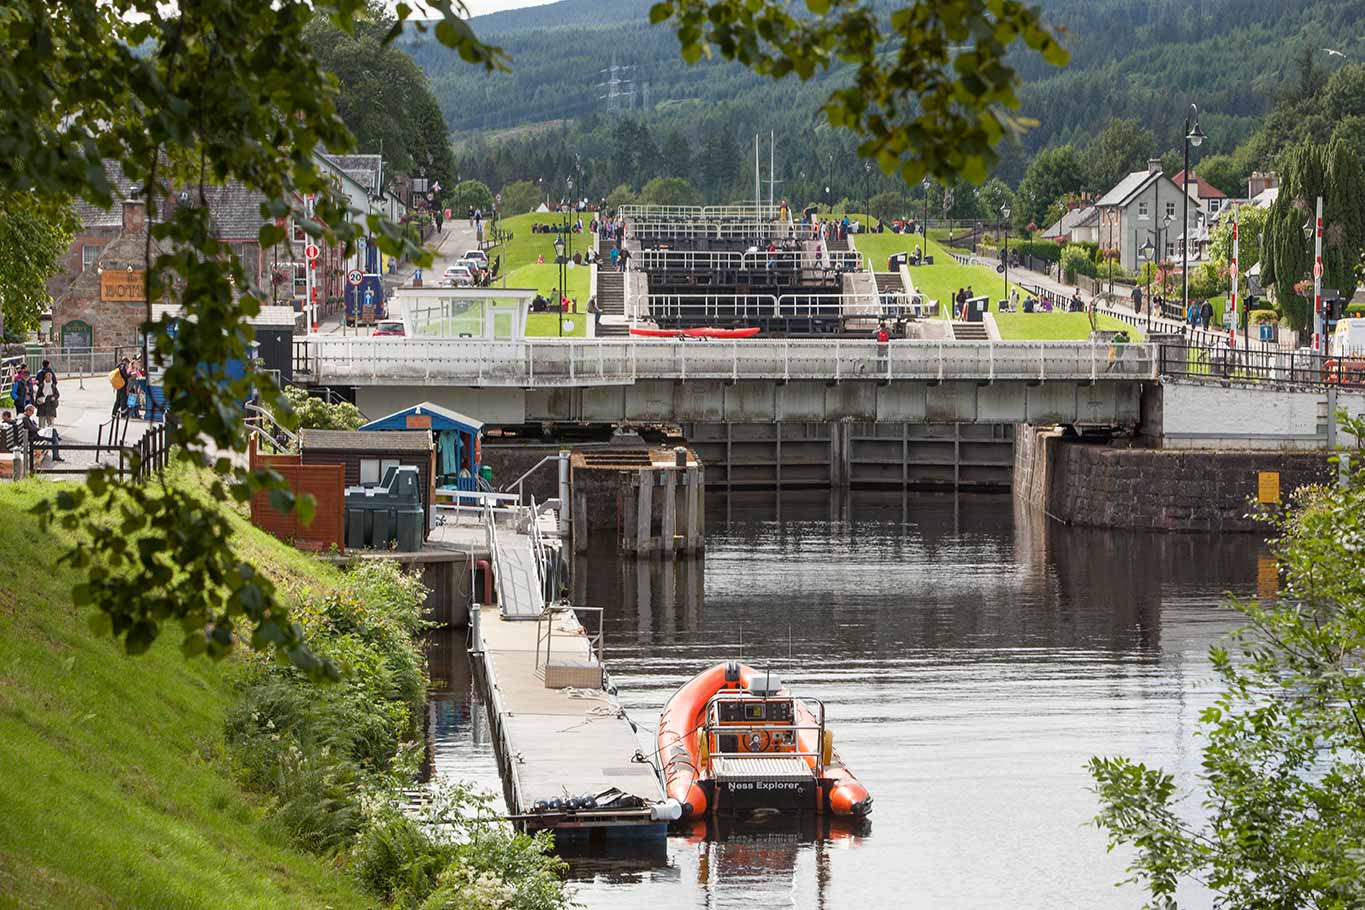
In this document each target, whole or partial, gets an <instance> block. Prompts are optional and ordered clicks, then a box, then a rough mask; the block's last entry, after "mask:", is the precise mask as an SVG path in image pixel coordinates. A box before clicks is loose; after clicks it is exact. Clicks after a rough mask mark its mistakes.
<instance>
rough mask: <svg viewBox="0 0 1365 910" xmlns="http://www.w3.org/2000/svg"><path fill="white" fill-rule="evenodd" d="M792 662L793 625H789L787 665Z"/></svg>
mask: <svg viewBox="0 0 1365 910" xmlns="http://www.w3.org/2000/svg"><path fill="white" fill-rule="evenodd" d="M791 662H792V624H791V623H787V664H788V665H790V664H791Z"/></svg>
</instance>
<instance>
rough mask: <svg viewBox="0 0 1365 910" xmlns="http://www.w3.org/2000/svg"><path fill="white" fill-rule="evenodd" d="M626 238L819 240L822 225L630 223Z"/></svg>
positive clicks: (762, 222)
mask: <svg viewBox="0 0 1365 910" xmlns="http://www.w3.org/2000/svg"><path fill="white" fill-rule="evenodd" d="M626 236H627V237H636V238H639V239H642V240H732V241H743V240H815V239H816V238H817V237H819V236H820V229H819V226H818V225H812V224H802V223H801V222H799V221H798V222H792V221H656V220H638V221H628V222H626Z"/></svg>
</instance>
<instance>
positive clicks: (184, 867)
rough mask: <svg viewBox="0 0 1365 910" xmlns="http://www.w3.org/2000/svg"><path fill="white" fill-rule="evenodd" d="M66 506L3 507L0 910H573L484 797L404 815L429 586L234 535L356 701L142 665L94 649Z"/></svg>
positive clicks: (541, 845) (250, 670) (24, 494)
mask: <svg viewBox="0 0 1365 910" xmlns="http://www.w3.org/2000/svg"><path fill="white" fill-rule="evenodd" d="M176 482H177V483H186V484H194V483H195V482H196V481H195V480H194V479H193V478H192V477H190V478H187V477H177V480H176ZM55 489H56V486H55V485H53V484H51V483H50V482H48V481H43V480H35V481H26V482H23V483H19V484H5V485H0V514H3V515H5V516H6V520H5V521H4V522H3V523H0V547H2V548H3V549H2V550H0V552H3V553H4V554H5V555H4V558H5V562H6V565H7V566H8V567H9V568H10V569H11V571H10V572H8V573H5V574H4V575H0V781H4V782H5V783H6V786H5V787H4V788H3V789H0V906H101V907H128V908H139V910H145V908H199V907H215V908H236V907H243V908H267V907H270V908H273V907H291V908H293V907H304V908H308V907H317V908H323V907H331V908H335V910H342V908H351V907H357V908H358V907H373V906H375V905H376V904H377V903H378V902H380V901H384V902H386V903H392V904H393V905H394V906H401V907H405V908H406V907H411V908H418V907H430V908H443V907H448V906H459V907H461V908H465V907H470V908H479V907H490V908H491V907H498V908H507V910H513V908H515V910H521V908H526V910H538V908H542V907H544V908H556V907H559V906H562V905H563V904H564V902H565V896H564V890H563V886H562V883H561V882H560V879H559V876H558V872H559V866H558V862H557V861H556V860H554V859H553V858H552V857H550V856H547V855H546V853H545V848H546V846H547V844H546V842H544V841H542V840H536V839H531V838H526V837H522V836H518V835H515V834H513V833H512V832H511V831H510V830H509V829H508V828H507V826H506V825H505V824H504V823H502V822H500V821H499V820H497V819H496V818H495V817H494V816H493V814H492V812H491V811H490V810H489V809H488V808H487V806H486V804H483V803H482V802H481V801H479V800H477V799H475V798H474V797H472V796H471V795H469V794H467V793H464V792H463V791H460V790H454V791H451V792H450V793H446V794H442V795H441V797H440V799H438V800H437V801H436V802H435V803H433V804H432V806H430V807H428V809H427V810H426V814H427V816H428V817H427V818H426V819H422V820H421V821H413V820H411V819H409V818H408V817H407V816H405V815H403V814H401V813H400V812H399V802H398V801H399V799H401V794H402V789H403V788H404V787H406V786H410V785H411V782H412V773H413V771H414V769H415V767H416V764H417V761H418V760H419V758H420V744H421V741H422V739H421V732H422V705H423V699H424V687H425V683H426V679H425V668H424V661H423V658H422V653H421V650H420V647H419V635H420V633H421V620H420V616H421V612H420V611H421V603H422V589H421V586H420V583H419V582H418V581H417V580H416V579H414V578H411V577H409V576H405V575H403V574H401V573H400V572H398V570H397V569H396V568H395V567H393V566H392V565H390V564H379V563H370V564H367V565H365V566H363V567H361V568H359V569H357V570H354V571H352V572H349V573H346V572H342V571H340V570H338V569H336V568H335V567H333V566H331V565H328V564H327V563H324V562H322V561H320V560H317V559H314V558H312V557H309V556H307V555H305V554H302V553H299V552H298V551H296V550H294V549H292V548H290V547H288V546H286V545H284V544H282V543H280V542H278V541H276V540H274V539H273V538H271V537H269V536H268V535H265V534H263V533H261V532H259V531H257V530H256V529H255V528H252V527H251V526H250V525H249V524H248V523H247V522H246V521H245V519H244V518H243V517H242V516H241V514H240V513H234V514H235V518H234V528H235V530H234V533H235V536H234V547H235V548H236V549H237V551H238V553H239V554H241V555H242V556H243V558H245V559H247V560H249V561H250V562H252V563H253V564H254V565H256V566H257V567H258V568H259V569H260V570H261V571H263V572H265V573H266V574H268V575H269V576H270V577H271V579H272V580H273V581H274V582H275V583H276V585H277V586H278V587H279V590H280V592H281V594H282V595H283V596H284V598H285V599H286V600H287V601H288V602H289V603H290V604H291V608H292V610H293V611H294V614H295V617H296V618H297V619H298V620H299V621H300V622H302V623H303V624H304V626H305V628H307V629H308V630H309V633H310V635H311V636H312V637H313V639H314V641H315V644H316V647H317V648H318V650H320V651H321V652H323V653H326V654H327V655H329V656H330V657H332V658H333V659H334V660H336V661H337V662H338V663H339V664H340V665H341V666H342V667H343V669H344V675H343V680H342V682H340V683H338V684H335V685H314V684H311V683H308V682H307V681H306V680H304V678H303V677H302V676H301V675H299V674H297V673H296V671H293V670H291V669H290V668H288V667H284V666H280V665H277V664H274V663H271V662H269V661H268V660H266V659H264V658H262V657H260V656H258V655H254V654H251V653H246V649H240V652H239V655H238V656H236V657H233V658H231V659H229V660H226V661H223V662H221V663H213V662H211V661H209V660H207V659H204V658H197V659H186V658H185V657H183V656H182V655H181V653H180V649H179V647H178V645H177V643H176V642H175V641H173V640H171V639H173V638H176V637H177V636H171V635H167V636H162V639H161V640H159V641H157V642H156V643H155V644H154V645H153V646H152V648H151V649H150V650H149V652H148V653H147V654H145V655H142V656H139V657H134V658H130V657H126V656H124V655H123V653H122V652H121V650H120V649H119V648H118V647H117V646H116V645H115V644H114V643H113V642H111V641H110V640H109V639H108V638H106V637H98V636H96V635H95V634H93V633H92V632H91V631H90V629H89V626H88V624H87V620H88V619H89V617H88V616H86V615H84V614H83V612H82V611H81V610H79V609H78V608H77V607H75V606H74V604H73V603H72V601H71V595H70V591H71V586H72V584H73V583H74V582H75V581H76V580H77V578H76V575H75V574H74V573H73V572H72V571H71V570H70V569H69V568H67V567H65V566H61V565H58V563H57V557H58V555H59V553H60V551H61V549H62V548H61V546H60V545H59V544H58V542H57V541H56V540H54V539H53V538H52V537H51V536H47V535H44V534H43V533H41V532H40V531H39V530H38V526H37V522H36V520H34V519H33V518H32V517H31V516H30V515H29V514H28V509H29V508H30V507H32V506H33V505H34V504H35V503H36V502H38V501H39V499H40V497H42V496H47V495H51V494H52V493H53V491H54V490H55ZM205 508H230V506H223V505H218V504H215V503H211V502H209V501H208V499H207V497H205ZM385 857H388V859H387V860H386V859H385ZM456 892H459V893H460V894H461V895H462V896H461V897H460V898H459V900H458V902H456V901H454V899H453V897H452V895H454V894H455V893H456Z"/></svg>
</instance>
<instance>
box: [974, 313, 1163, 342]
mask: <svg viewBox="0 0 1365 910" xmlns="http://www.w3.org/2000/svg"><path fill="white" fill-rule="evenodd" d="M992 315H993V316H994V317H995V324H996V326H997V327H998V328H999V329H1000V337H1001V339H1003V340H1005V341H1087V340H1089V338H1090V317H1089V316H1087V315H1086V314H1085V313H993V314H992ZM1095 324H1096V325H1097V326H1099V327H1100V329H1101V330H1102V331H1119V330H1123V331H1126V332H1127V333H1128V338H1129V339H1130V340H1131V341H1142V340H1143V334H1142V332H1141V331H1139V330H1138V329H1135V328H1133V327H1132V326H1130V325H1128V324H1127V323H1126V322H1121V321H1119V320H1117V319H1115V318H1114V317H1113V316H1105V315H1104V314H1103V313H1101V314H1100V315H1099V316H1098V317H1096V319H1095Z"/></svg>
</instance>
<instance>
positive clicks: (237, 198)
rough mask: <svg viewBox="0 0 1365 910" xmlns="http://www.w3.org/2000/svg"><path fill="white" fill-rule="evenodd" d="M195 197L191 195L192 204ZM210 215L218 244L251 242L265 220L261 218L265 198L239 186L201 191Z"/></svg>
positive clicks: (215, 187)
mask: <svg viewBox="0 0 1365 910" xmlns="http://www.w3.org/2000/svg"><path fill="white" fill-rule="evenodd" d="M196 196H197V193H191V197H190V199H191V202H193V201H195V198H196ZM204 198H205V199H206V200H207V201H208V206H209V215H210V217H211V218H212V219H213V227H214V230H215V233H216V234H217V236H218V239H219V240H238V241H240V240H251V241H254V240H256V239H257V237H258V235H259V231H260V229H261V225H262V224H265V222H266V219H265V218H264V217H263V216H262V215H261V203H263V202H265V194H264V193H258V192H256V191H255V190H249V189H247V188H246V187H244V186H242V185H241V184H240V183H230V184H227V185H225V186H206V187H204Z"/></svg>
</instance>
